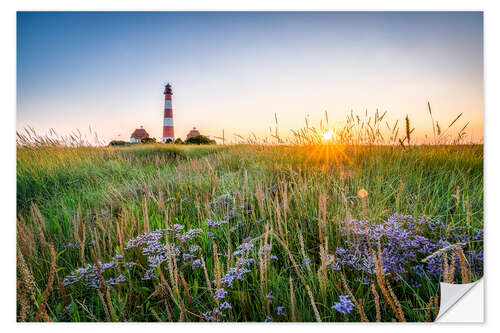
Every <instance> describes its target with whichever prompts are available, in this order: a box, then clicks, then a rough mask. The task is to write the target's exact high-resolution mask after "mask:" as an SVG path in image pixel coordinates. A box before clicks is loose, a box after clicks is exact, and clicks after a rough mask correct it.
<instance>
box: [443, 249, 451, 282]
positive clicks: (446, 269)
mask: <svg viewBox="0 0 500 333" xmlns="http://www.w3.org/2000/svg"><path fill="white" fill-rule="evenodd" d="M449 276H450V273H449V267H448V254H446V253H445V254H444V255H443V282H445V283H451V282H449Z"/></svg>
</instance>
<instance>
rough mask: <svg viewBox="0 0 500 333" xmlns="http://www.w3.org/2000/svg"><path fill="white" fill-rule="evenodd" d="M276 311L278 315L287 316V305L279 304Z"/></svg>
mask: <svg viewBox="0 0 500 333" xmlns="http://www.w3.org/2000/svg"><path fill="white" fill-rule="evenodd" d="M276 313H277V314H278V316H282V317H285V316H286V313H285V307H284V306H277V307H276Z"/></svg>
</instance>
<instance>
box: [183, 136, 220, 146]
mask: <svg viewBox="0 0 500 333" xmlns="http://www.w3.org/2000/svg"><path fill="white" fill-rule="evenodd" d="M184 143H186V144H194V145H215V144H216V143H215V140H210V139H209V138H207V137H206V136H204V135H197V136H192V137H190V138H189V139H187V140H186V141H185V142H184Z"/></svg>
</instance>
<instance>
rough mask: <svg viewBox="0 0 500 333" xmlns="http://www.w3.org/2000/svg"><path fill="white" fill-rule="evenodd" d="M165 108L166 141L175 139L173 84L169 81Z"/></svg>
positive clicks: (164, 129) (164, 127)
mask: <svg viewBox="0 0 500 333" xmlns="http://www.w3.org/2000/svg"><path fill="white" fill-rule="evenodd" d="M163 93H164V94H165V109H164V113H163V138H162V141H163V142H164V143H165V142H167V141H169V140H172V141H174V140H175V137H174V115H173V112H172V86H171V85H170V83H168V84H167V85H166V86H165V91H164V92H163Z"/></svg>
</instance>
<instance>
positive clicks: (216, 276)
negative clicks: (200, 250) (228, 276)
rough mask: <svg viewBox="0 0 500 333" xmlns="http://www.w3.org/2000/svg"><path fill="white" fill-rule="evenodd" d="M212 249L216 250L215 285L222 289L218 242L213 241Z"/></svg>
mask: <svg viewBox="0 0 500 333" xmlns="http://www.w3.org/2000/svg"><path fill="white" fill-rule="evenodd" d="M212 249H213V251H214V275H215V285H216V286H217V289H221V288H222V285H221V282H220V275H221V274H220V266H219V254H218V253H217V244H215V242H212Z"/></svg>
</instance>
